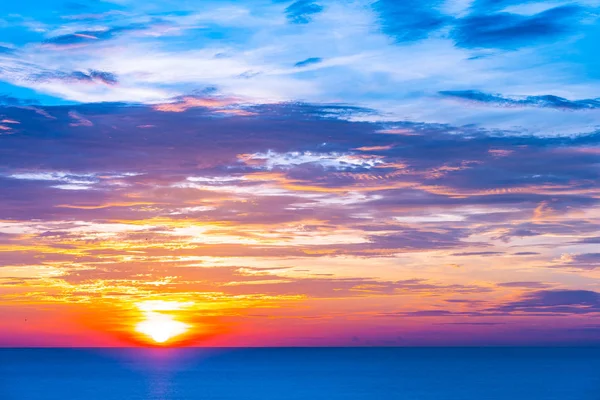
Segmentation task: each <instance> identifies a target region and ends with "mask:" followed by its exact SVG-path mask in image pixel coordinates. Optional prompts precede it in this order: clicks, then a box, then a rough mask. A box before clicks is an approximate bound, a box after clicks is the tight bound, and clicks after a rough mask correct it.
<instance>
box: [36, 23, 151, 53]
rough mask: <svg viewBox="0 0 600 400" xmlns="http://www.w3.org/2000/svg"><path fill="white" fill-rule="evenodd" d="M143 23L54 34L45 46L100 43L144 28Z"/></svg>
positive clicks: (78, 45) (56, 46)
mask: <svg viewBox="0 0 600 400" xmlns="http://www.w3.org/2000/svg"><path fill="white" fill-rule="evenodd" d="M145 28H146V26H143V25H129V26H121V27H112V28H106V29H98V30H85V31H78V32H74V33H68V34H64V35H59V36H54V37H51V38H49V39H47V40H45V41H44V44H45V45H46V46H50V47H53V48H57V49H60V48H67V49H68V48H74V47H81V46H87V45H90V44H95V43H100V42H103V41H106V40H110V39H113V38H115V37H116V36H118V35H120V34H122V33H125V32H129V31H135V30H140V29H145Z"/></svg>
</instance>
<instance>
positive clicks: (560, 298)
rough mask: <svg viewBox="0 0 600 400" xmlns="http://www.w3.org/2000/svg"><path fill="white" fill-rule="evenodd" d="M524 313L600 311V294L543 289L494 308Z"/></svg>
mask: <svg viewBox="0 0 600 400" xmlns="http://www.w3.org/2000/svg"><path fill="white" fill-rule="evenodd" d="M493 311H498V312H505V313H511V314H515V313H519V314H521V313H523V314H592V313H600V294H599V293H597V292H593V291H589V290H542V291H539V292H533V293H530V294H527V295H525V296H523V298H522V299H520V300H517V301H514V302H510V303H507V304H504V305H501V306H499V307H496V308H494V309H493Z"/></svg>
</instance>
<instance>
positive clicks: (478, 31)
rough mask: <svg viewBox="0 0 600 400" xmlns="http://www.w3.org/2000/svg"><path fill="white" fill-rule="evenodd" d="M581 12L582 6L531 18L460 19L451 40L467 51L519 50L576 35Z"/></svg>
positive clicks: (498, 15)
mask: <svg viewBox="0 0 600 400" xmlns="http://www.w3.org/2000/svg"><path fill="white" fill-rule="evenodd" d="M582 12H583V9H582V8H581V7H579V6H576V5H565V6H560V7H556V8H552V9H550V10H547V11H543V12H540V13H538V14H535V15H532V16H523V15H517V14H510V13H495V14H475V15H470V16H467V17H465V18H463V19H460V20H459V21H458V23H457V25H456V26H455V28H454V29H453V31H452V37H453V38H454V40H455V41H456V44H457V45H458V46H460V47H465V48H498V49H517V48H520V47H523V46H530V45H534V44H537V43H540V42H543V41H549V40H554V39H557V38H560V37H562V36H565V35H567V34H569V33H571V32H573V30H574V29H573V26H574V24H575V21H576V20H577V18H579V17H580V16H581V14H582Z"/></svg>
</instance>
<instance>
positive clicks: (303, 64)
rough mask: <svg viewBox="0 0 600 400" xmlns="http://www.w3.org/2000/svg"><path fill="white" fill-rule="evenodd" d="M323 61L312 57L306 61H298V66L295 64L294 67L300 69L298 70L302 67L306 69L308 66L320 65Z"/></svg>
mask: <svg viewBox="0 0 600 400" xmlns="http://www.w3.org/2000/svg"><path fill="white" fill-rule="evenodd" d="M322 61H323V59H322V58H319V57H310V58H307V59H305V60H302V61H298V62H297V63H296V64H294V67H298V68H300V67H306V66H308V65H314V64H319V63H321V62H322Z"/></svg>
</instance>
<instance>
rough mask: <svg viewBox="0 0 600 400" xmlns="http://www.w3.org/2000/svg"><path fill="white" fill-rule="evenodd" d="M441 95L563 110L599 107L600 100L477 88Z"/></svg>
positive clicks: (504, 104) (497, 105)
mask: <svg viewBox="0 0 600 400" xmlns="http://www.w3.org/2000/svg"><path fill="white" fill-rule="evenodd" d="M440 94H441V95H442V96H446V97H450V98H455V99H459V100H465V101H468V102H471V103H475V104H483V105H489V106H492V107H508V108H512V107H514V108H521V107H540V108H553V109H557V110H565V111H580V110H595V109H598V108H600V100H598V99H587V100H568V99H564V98H562V97H558V96H552V95H545V96H521V97H514V98H510V97H504V96H502V95H500V94H488V93H483V92H479V91H477V90H458V91H448V90H447V91H442V92H440Z"/></svg>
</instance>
